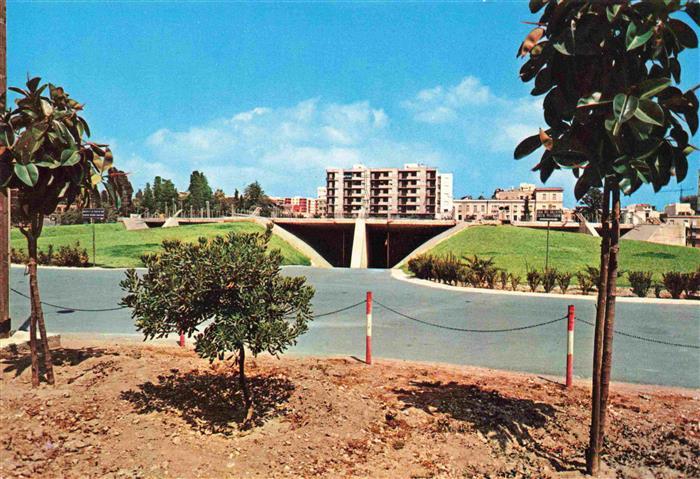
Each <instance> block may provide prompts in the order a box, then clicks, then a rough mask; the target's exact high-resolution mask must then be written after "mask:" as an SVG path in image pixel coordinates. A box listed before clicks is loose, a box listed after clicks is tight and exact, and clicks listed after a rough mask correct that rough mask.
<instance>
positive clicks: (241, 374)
mask: <svg viewBox="0 0 700 479" xmlns="http://www.w3.org/2000/svg"><path fill="white" fill-rule="evenodd" d="M238 381H239V383H240V385H241V391H243V405H244V406H245V410H246V414H245V420H244V421H243V426H244V427H248V426H249V425H250V421H251V420H252V419H253V399H252V397H251V395H250V389H248V380H247V379H246V377H245V347H244V346H241V347H240V348H239V350H238Z"/></svg>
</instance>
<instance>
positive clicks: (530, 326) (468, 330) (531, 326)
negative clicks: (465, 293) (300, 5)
mask: <svg viewBox="0 0 700 479" xmlns="http://www.w3.org/2000/svg"><path fill="white" fill-rule="evenodd" d="M10 290H11V291H12V292H13V293H15V294H17V295H19V296H22V297H24V298H27V299H31V297H30V296H29V295H27V294H24V293H22V292H21V291H18V290H16V289H14V288H10ZM366 302H367V301H366V300H362V301H358V302H357V303H354V304H351V305H349V306H345V307H344V308H340V309H335V310H333V311H327V312H325V313H321V314H315V315H313V318H314V319H316V318H323V317H326V316H332V315H334V314H338V313H342V312H345V311H349V310H351V309H354V308H357V307H358V306H360V305H363V304H365V303H366ZM374 302H375V303H376V304H377V306H379V307H381V308H384V309H385V310H387V311H389V312H391V313H394V314H396V315H397V316H400V317H402V318H404V319H408V320H410V321H414V322H416V323H420V324H424V325H426V326H432V327H434V328H439V329H446V330H448V331H459V332H463V333H508V332H513V331H524V330H527V329H534V328H539V327H541V326H547V325H549V324H554V323H557V322H559V321H563V320H565V319H567V316H562V317H561V318H556V319H551V320H549V321H543V322H541V323H535V324H528V325H526V326H517V327H513V328H499V329H472V328H457V327H454V326H445V325H444V324H438V323H433V322H430V321H425V320H422V319H419V318H416V317H413V316H409V315H408V314H405V313H402V312H401V311H397V310H396V309H394V308H392V307H391V306H387V305H386V304H383V303H381V302H379V301H377V300H376V299H375V300H374ZM41 304H43V305H45V306H50V307H52V308H56V309H59V310H63V311H80V312H87V313H101V312H108V311H119V310H122V309H127V308H128V307H127V306H118V307H115V308H98V309H89V308H72V307H68V306H61V305H58V304H53V303H49V302H46V301H41ZM576 320H577V321H580V322H582V323H584V324H586V325H588V326H594V327H595V324H594V323H592V322H590V321H587V320H585V319H582V318H578V317H577V318H576ZM613 332H614V333H615V334H618V335H620V336H625V337H628V338H632V339H637V340H639V341H646V342H649V343H656V344H663V345H666V346H675V347H678V348H690V349H700V346H697V345H695V344H683V343H674V342H671V341H663V340H661V339H654V338H647V337H644V336H638V335H636V334H630V333H625V332H623V331H619V330H617V329H614V330H613Z"/></svg>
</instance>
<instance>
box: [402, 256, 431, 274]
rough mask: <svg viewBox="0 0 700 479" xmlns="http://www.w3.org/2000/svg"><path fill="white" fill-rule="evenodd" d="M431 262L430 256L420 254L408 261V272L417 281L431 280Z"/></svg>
mask: <svg viewBox="0 0 700 479" xmlns="http://www.w3.org/2000/svg"><path fill="white" fill-rule="evenodd" d="M433 260H434V258H433V257H432V256H430V255H426V254H422V255H420V256H416V257H415V258H412V259H410V260H408V270H409V271H410V272H411V273H413V275H414V276H415V277H416V278H418V279H431V278H432V276H433V271H432V270H433Z"/></svg>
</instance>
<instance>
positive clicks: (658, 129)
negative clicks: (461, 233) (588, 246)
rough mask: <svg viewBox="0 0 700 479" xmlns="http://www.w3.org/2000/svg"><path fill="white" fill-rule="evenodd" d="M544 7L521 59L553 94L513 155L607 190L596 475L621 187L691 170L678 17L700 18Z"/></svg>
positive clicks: (691, 117)
mask: <svg viewBox="0 0 700 479" xmlns="http://www.w3.org/2000/svg"><path fill="white" fill-rule="evenodd" d="M543 8H544V10H543V13H542V15H541V17H540V19H539V21H538V22H537V25H538V26H537V27H536V28H535V29H533V30H532V31H531V32H530V33H529V35H528V36H527V38H526V39H525V41H524V42H523V43H522V44H521V46H520V49H519V52H518V55H519V56H529V60H528V61H527V62H526V63H525V64H524V65H523V67H522V69H521V70H520V77H521V79H522V80H523V81H525V82H528V81H530V80H532V79H534V80H535V86H534V89H533V90H532V94H533V95H544V94H546V96H545V98H544V102H543V107H544V119H545V121H546V123H547V125H548V127H547V128H546V129H540V131H539V134H536V135H533V136H531V137H529V138H526V139H525V140H523V141H522V142H521V143H520V144H519V145H518V146H517V147H516V149H515V154H514V156H515V158H516V159H520V158H523V157H525V156H527V155H529V154H530V153H532V152H534V151H535V150H537V149H538V148H540V146H543V147H544V153H543V155H542V157H541V158H540V161H539V163H538V164H537V166H535V168H534V169H535V170H537V171H539V172H540V176H541V179H542V181H543V182H545V181H547V179H548V178H549V177H550V175H551V174H552V172H553V171H554V170H555V169H560V168H566V169H570V170H571V171H572V173H573V174H574V176H575V177H576V178H577V181H576V186H575V188H574V193H575V196H576V198H577V199H579V200H580V199H581V198H583V197H584V196H585V195H586V193H588V192H589V191H590V190H591V188H599V187H603V209H602V213H601V223H602V228H603V234H602V244H601V255H600V258H601V261H600V282H599V283H600V287H599V288H598V305H597V306H598V307H597V315H596V328H595V336H594V338H595V339H594V352H593V374H592V376H593V397H592V413H591V436H590V444H589V448H588V454H587V469H588V472H589V473H591V474H594V475H597V474H598V472H599V469H600V450H601V447H602V444H603V437H604V431H605V421H606V411H607V402H608V394H609V382H610V372H611V369H612V344H613V324H614V320H615V295H616V280H617V273H618V272H617V263H618V250H619V238H620V192H621V191H622V192H624V193H625V194H628V195H629V194H632V193H634V192H635V191H636V190H637V189H639V188H640V187H641V186H642V185H643V184H647V183H648V184H651V186H652V187H653V189H654V191H659V190H660V189H661V188H663V187H664V186H666V185H667V184H668V183H669V181H670V179H671V177H672V176H676V179H677V181H679V182H680V181H682V180H683V179H684V178H685V176H686V173H687V171H688V159H687V158H686V156H687V155H688V154H690V153H691V152H692V151H693V150H695V148H694V147H693V146H691V145H690V144H689V143H688V140H689V138H690V136H692V135H694V134H695V132H696V131H697V128H698V99H697V97H696V96H695V93H694V90H695V89H696V88H697V87H696V88H692V89H690V90H688V91H686V92H682V91H681V90H680V89H678V88H676V87H674V86H671V83H672V80H675V82H676V83H680V80H681V64H680V62H679V55H680V53H681V52H682V51H683V50H685V49H686V48H695V47H697V44H698V39H697V35H696V34H695V32H694V31H693V29H692V28H691V27H690V26H689V25H688V24H686V23H684V22H682V21H680V20H678V19H676V18H672V16H673V15H675V14H676V13H677V12H679V11H684V12H685V13H687V14H688V16H689V17H690V18H692V19H693V20H694V21H695V22H696V23H698V21H700V7H699V5H698V3H697V2H695V1H689V2H684V3H682V2H681V1H680V0H668V1H652V0H648V1H632V0H619V1H615V2H579V1H566V0H564V1H550V0H530V11H531V12H532V13H536V12H538V11H540V10H541V9H543Z"/></svg>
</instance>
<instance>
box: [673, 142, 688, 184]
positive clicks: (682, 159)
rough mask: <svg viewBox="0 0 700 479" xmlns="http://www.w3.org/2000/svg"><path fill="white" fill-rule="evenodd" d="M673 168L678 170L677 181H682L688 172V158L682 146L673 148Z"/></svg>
mask: <svg viewBox="0 0 700 479" xmlns="http://www.w3.org/2000/svg"><path fill="white" fill-rule="evenodd" d="M673 169H674V171H675V172H676V181H677V182H678V183H680V182H681V181H683V180H684V179H685V177H686V175H687V174H688V158H686V156H685V154H684V153H683V151H682V150H681V149H680V148H674V149H673Z"/></svg>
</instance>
